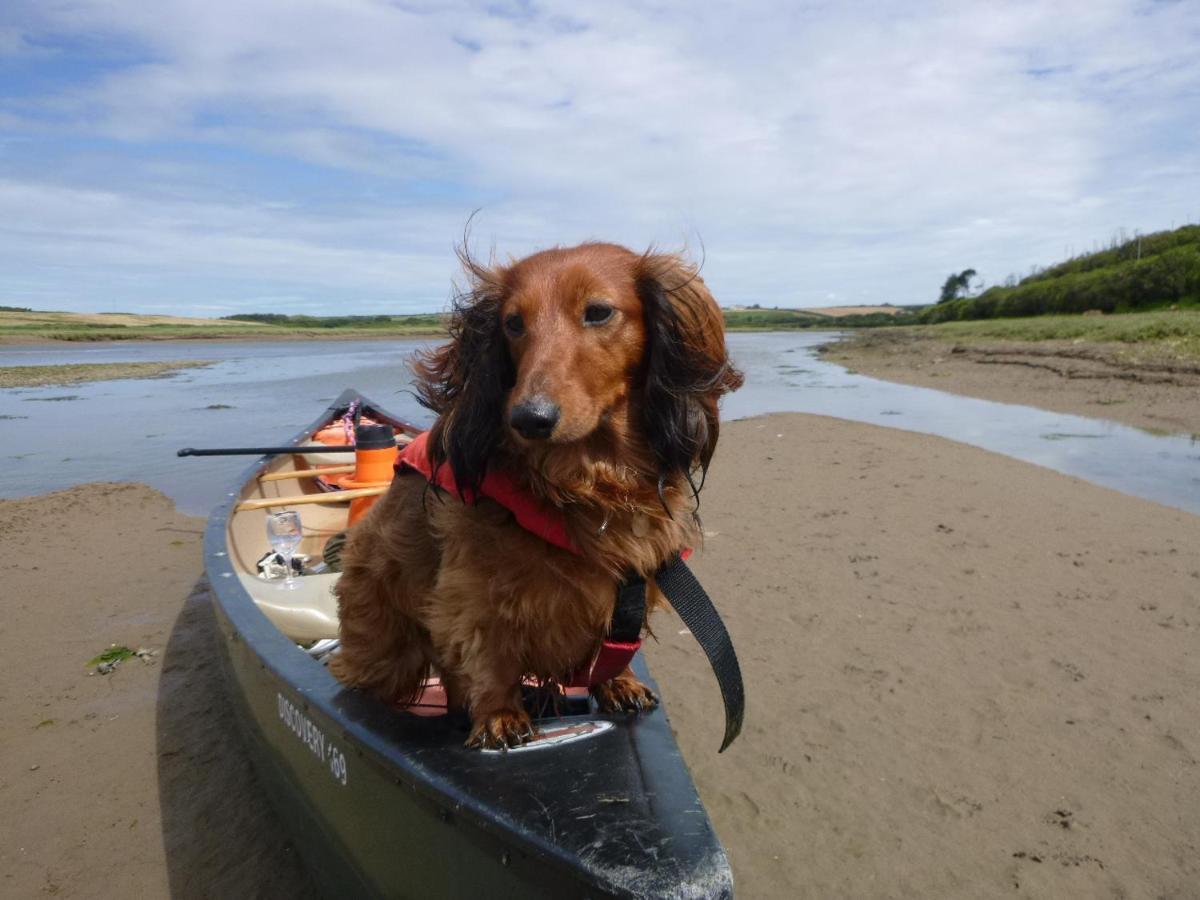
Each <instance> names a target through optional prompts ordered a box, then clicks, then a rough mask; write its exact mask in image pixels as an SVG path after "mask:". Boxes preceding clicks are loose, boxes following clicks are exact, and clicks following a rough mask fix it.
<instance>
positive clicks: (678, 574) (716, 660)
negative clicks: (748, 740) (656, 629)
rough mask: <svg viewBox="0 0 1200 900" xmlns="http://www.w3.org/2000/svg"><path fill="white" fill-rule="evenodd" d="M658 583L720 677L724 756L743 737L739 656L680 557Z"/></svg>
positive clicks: (656, 576)
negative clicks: (723, 715) (730, 746)
mask: <svg viewBox="0 0 1200 900" xmlns="http://www.w3.org/2000/svg"><path fill="white" fill-rule="evenodd" d="M654 581H655V583H656V584H657V585H658V589H659V590H660V591H662V592H663V594H664V595H665V596H666V598H667V600H668V602H670V604H671V606H673V607H674V608H675V612H677V613H679V618H681V619H683V624H684V625H686V626H687V627H688V629H689V630H690V631H691V632H692V637H694V638H695V639H696V641H697V642H698V643H699V644H700V647H701V649H702V650H704V653H705V655H706V656H707V657H708V662H709V664H710V665H711V666H712V670H713V674H714V675H716V676H717V686H718V687H720V689H721V700H722V701H723V702H724V703H725V740H724V741H723V742H722V743H721V749H720V750H718V751H717V752H718V753H723V752H724V751H725V748H726V747H728V746H729V745H730V744H732V743H733V740H734V738H736V737H737V736H738V734H740V733H741V730H742V718H743V716H744V715H745V712H746V692H745V689H744V687H743V686H742V670H741V667H740V666H739V665H738V660H737V654H736V653H734V652H733V642H732V641H731V640H730V639H729V632H728V631H726V630H725V623H724V622H722V621H721V615H720V613H718V612H717V608H716V607H715V606H713V602H712V600H710V599H709V596H708V594H706V593H705V592H704V588H703V587H701V586H700V582H699V581H697V580H696V576H695V575H693V574H692V570H691V569H689V568H688V566H687V563H685V562H684V561H683V560H682V559H681V558H680V557H679V556H676V557H675V558H674V559H672V560H671V561H670V562H667V563H664V564H663V566H662V568H660V569H659V570H658V571H657V572H655V573H654Z"/></svg>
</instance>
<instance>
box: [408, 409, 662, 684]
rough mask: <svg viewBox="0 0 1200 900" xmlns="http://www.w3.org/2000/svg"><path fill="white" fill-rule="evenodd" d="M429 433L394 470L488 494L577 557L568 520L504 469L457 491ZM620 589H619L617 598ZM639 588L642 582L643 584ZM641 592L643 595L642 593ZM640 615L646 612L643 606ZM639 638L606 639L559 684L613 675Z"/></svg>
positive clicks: (467, 495) (468, 498) (465, 494)
mask: <svg viewBox="0 0 1200 900" xmlns="http://www.w3.org/2000/svg"><path fill="white" fill-rule="evenodd" d="M428 438H429V432H423V433H422V434H419V435H417V436H416V437H415V438H413V440H412V441H411V442H410V443H409V444H408V445H407V446H405V447H402V448H401V449H400V455H399V457H398V458H397V459H396V474H397V475H401V474H403V473H404V471H405V470H409V469H411V470H412V471H414V472H419V473H420V474H421V475H423V476H424V477H425V480H426V481H428V482H429V483H430V484H434V485H436V486H437V487H439V488H441V489H442V490H444V491H446V492H447V493H449V494H451V495H453V496H455V497H458V498H459V499H461V500H462V501H463V502H465V503H474V502H475V501H477V500H478V499H479V497H480V496H483V497H487V498H489V499H491V500H494V501H495V502H497V503H499V504H500V505H501V506H503V507H504V508H505V509H507V510H508V511H509V512H511V513H512V514H513V516H515V517H516V520H517V522H518V523H519V524H520V525H521V527H522V528H524V529H525V530H526V531H529V532H531V533H533V534H536V535H537V536H538V537H540V538H541V539H542V540H544V541H546V542H547V543H549V544H553V545H554V546H555V547H558V548H559V549H561V550H566V551H567V552H568V553H573V554H575V555H576V556H578V555H579V547H578V546H576V544H575V542H574V541H572V540H571V536H570V535H569V534H568V533H567V520H566V517H565V516H564V515H563V512H562V510H561V509H559V508H558V507H556V506H551V505H550V504H548V503H545V502H543V501H541V500H539V499H538V498H537V497H534V496H533V495H532V494H530V493H529V492H528V491H526V490H524V489H522V488H521V487H520V486H518V485H517V483H516V482H514V481H513V480H512V478H510V477H509V475H508V473H506V472H503V471H498V470H495V469H493V470H490V471H489V472H488V473H487V475H485V476H484V478H483V482H482V483H481V484H480V485H479V493H478V495H477V494H475V493H474V492H473V491H459V489H458V485H457V484H455V482H454V472H453V471H452V470H451V468H450V467H449V466H448V465H442V466H439V467H438V469H437V472H436V473H435V472H434V470H433V462H432V461H431V460H430V459H429V447H428ZM623 590H624V588H623V587H621V588H618V596H620V594H621V593H622V592H623ZM643 590H644V585H643ZM643 596H644V595H643ZM642 616H643V618H644V616H645V613H644V609H643V613H642ZM637 631H638V637H637V638H635V639H634V640H632V641H617V640H613V639H611V638H605V640H604V642H603V643H602V644H601V645H600V650H599V652H598V653H597V654H596V655H595V657H594V658H593V659H592V660H591V662H590V663H589V664H588V665H586V666H583V667H582V668H579V669H576V670H575V671H574V672H572V673H571V675H570V678H569V679H568V680H567V681H565V682H564V686H565V687H592V686H594V685H598V684H602V683H603V682H605V681H608V680H609V679H611V678H615V677H616V676H617V675H620V674H621V673H622V672H624V671H625V668H626V666H628V665H629V663H630V661H631V660H632V659H633V657H634V654H636V653H637V652H638V648H640V647H641V646H642V639H641V636H640V632H641V628H640V623H639V626H638V629H637Z"/></svg>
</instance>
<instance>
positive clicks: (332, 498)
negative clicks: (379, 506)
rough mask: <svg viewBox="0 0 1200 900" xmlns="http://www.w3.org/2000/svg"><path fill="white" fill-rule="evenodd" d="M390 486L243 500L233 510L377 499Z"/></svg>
mask: <svg viewBox="0 0 1200 900" xmlns="http://www.w3.org/2000/svg"><path fill="white" fill-rule="evenodd" d="M390 486H391V485H387V484H381V485H379V487H369V488H355V489H354V490H352V491H331V492H330V493H328V494H297V495H296V496H294V497H274V498H271V499H267V500H243V501H242V502H241V503H239V504H238V505H237V506H236V507H235V509H236V510H237V511H238V512H243V511H245V510H248V509H270V508H271V507H272V506H300V505H302V504H305V503H344V502H346V501H347V500H356V499H358V498H359V497H378V496H379V495H380V494H383V493H385V492H386V491H387V489H388V488H389V487H390Z"/></svg>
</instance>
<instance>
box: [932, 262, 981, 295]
mask: <svg viewBox="0 0 1200 900" xmlns="http://www.w3.org/2000/svg"><path fill="white" fill-rule="evenodd" d="M974 277H975V270H974V269H963V270H962V271H961V272H959V273H958V274H957V275H955V274H953V273H951V275H950V277H949V278H947V279H946V283H945V284H943V285H942V295H941V297H939V298H938V303H949V302H950V301H951V300H957V299H958V298H959V297H963V296H965V295H966V293H967V292H968V291H969V290H970V289H971V279H972V278H974Z"/></svg>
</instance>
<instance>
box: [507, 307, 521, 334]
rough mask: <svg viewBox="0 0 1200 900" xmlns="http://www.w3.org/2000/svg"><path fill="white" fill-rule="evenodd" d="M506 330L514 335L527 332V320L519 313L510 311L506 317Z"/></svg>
mask: <svg viewBox="0 0 1200 900" xmlns="http://www.w3.org/2000/svg"><path fill="white" fill-rule="evenodd" d="M504 330H505V331H507V332H508V333H509V334H511V335H512V336H513V337H520V336H521V335H523V334H524V333H525V320H524V319H522V318H521V316H520V314H519V313H510V314H509V315H507V316H505V317H504Z"/></svg>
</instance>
